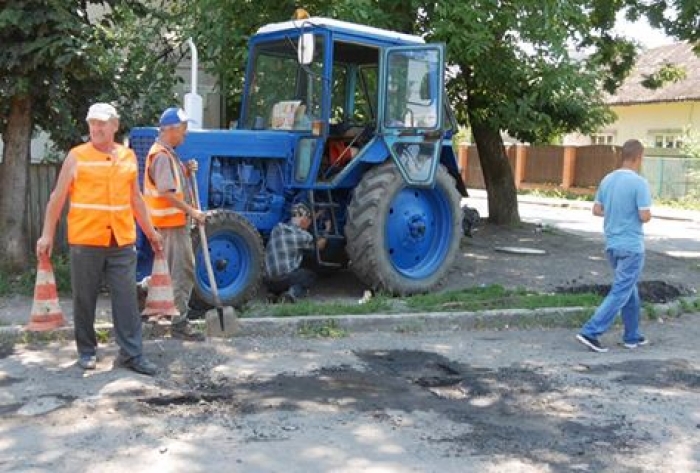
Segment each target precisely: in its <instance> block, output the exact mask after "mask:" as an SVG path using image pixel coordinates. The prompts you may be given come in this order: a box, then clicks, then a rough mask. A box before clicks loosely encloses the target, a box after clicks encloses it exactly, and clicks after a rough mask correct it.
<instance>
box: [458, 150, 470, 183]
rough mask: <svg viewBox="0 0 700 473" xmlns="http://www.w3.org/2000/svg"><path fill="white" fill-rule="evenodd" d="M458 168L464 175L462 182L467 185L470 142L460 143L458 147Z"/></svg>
mask: <svg viewBox="0 0 700 473" xmlns="http://www.w3.org/2000/svg"><path fill="white" fill-rule="evenodd" d="M457 168H458V169H459V173H460V175H461V176H462V182H464V185H465V186H466V185H467V178H468V177H469V144H468V143H460V144H459V147H458V148H457Z"/></svg>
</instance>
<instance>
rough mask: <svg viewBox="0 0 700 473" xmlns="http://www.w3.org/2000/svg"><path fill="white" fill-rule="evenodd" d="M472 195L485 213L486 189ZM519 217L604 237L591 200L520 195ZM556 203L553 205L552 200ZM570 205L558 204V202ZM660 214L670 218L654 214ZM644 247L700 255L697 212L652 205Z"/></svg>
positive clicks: (679, 254)
mask: <svg viewBox="0 0 700 473" xmlns="http://www.w3.org/2000/svg"><path fill="white" fill-rule="evenodd" d="M470 193H471V195H472V197H470V198H469V199H467V200H465V202H467V203H468V204H469V205H470V206H471V207H475V208H476V209H477V210H478V211H479V213H480V214H481V215H482V216H483V217H486V216H488V204H487V200H486V193H485V192H483V191H470ZM518 201H519V202H518V209H519V211H520V218H521V219H522V220H524V221H526V222H530V223H540V224H543V225H548V226H552V227H555V228H558V229H560V230H563V231H567V232H570V233H575V234H578V235H585V236H589V237H593V238H601V239H602V238H603V219H602V218H600V217H595V216H593V215H592V213H591V211H590V208H580V207H588V206H590V205H591V204H590V203H584V202H569V203H567V202H566V201H558V202H557V201H555V200H553V199H537V198H533V197H531V196H520V198H519V199H518ZM553 203H554V204H555V205H552V204H553ZM567 204H568V205H570V206H566V207H564V206H561V205H567ZM655 212H656V213H657V217H658V216H659V215H663V216H665V217H673V219H670V218H654V217H653V216H654V214H655ZM644 231H645V235H646V239H645V242H646V247H647V250H650V251H655V252H658V253H664V254H667V255H669V256H674V257H677V258H700V212H674V211H673V210H667V209H664V210H663V211H661V210H659V209H654V208H652V220H651V222H649V223H648V224H646V225H645V226H644Z"/></svg>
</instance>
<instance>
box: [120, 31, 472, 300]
mask: <svg viewBox="0 0 700 473" xmlns="http://www.w3.org/2000/svg"><path fill="white" fill-rule="evenodd" d="M444 54H445V50H444V45H442V44H426V43H425V41H424V40H423V39H422V38H420V37H418V36H413V35H407V34H402V33H398V32H394V31H389V30H383V29H379V28H373V27H369V26H364V25H357V24H353V23H347V22H343V21H337V20H333V19H328V18H318V17H311V18H306V19H303V20H291V21H286V22H283V23H275V24H270V25H266V26H263V27H262V28H260V29H259V30H258V31H257V33H256V34H255V35H253V36H252V37H251V39H250V42H249V54H248V63H247V67H246V75H245V86H244V92H243V97H242V100H241V113H240V117H239V119H238V120H237V122H236V123H235V126H234V127H233V128H232V129H226V130H191V131H190V132H189V133H188V135H187V138H186V140H185V142H184V143H183V144H182V145H181V146H179V147H178V149H177V150H176V151H177V153H178V155H179V157H180V158H181V159H182V160H183V161H187V160H189V159H196V160H197V161H198V162H199V172H198V175H197V187H198V189H199V195H200V197H201V199H202V207H203V208H204V209H206V210H208V211H209V213H210V217H209V218H208V223H207V227H208V228H207V234H208V235H209V241H208V242H199V241H197V240H196V238H195V242H194V247H195V265H196V268H195V291H196V293H197V295H198V296H199V297H200V298H201V299H203V300H204V301H206V302H208V303H211V302H212V301H213V298H212V294H211V290H210V285H209V282H208V281H209V279H208V275H207V273H206V270H205V267H204V264H203V257H202V255H203V253H202V251H209V253H210V255H211V258H212V260H213V267H214V276H215V278H216V280H217V283H218V287H219V289H220V295H221V299H222V301H223V302H224V303H225V304H231V305H240V304H243V303H245V302H246V301H248V300H250V299H251V298H252V297H253V296H254V295H255V293H256V292H257V289H258V286H259V285H260V282H261V280H262V277H263V261H264V254H263V251H264V250H263V248H264V243H265V240H266V238H267V236H268V235H269V233H270V231H271V230H272V228H273V227H274V226H275V225H276V224H277V223H279V222H282V221H286V220H288V218H289V215H290V214H289V211H290V208H291V206H292V205H293V204H294V203H296V202H299V201H304V202H306V203H307V204H309V205H310V207H311V208H312V210H313V225H312V233H314V235H315V236H316V237H318V238H320V237H323V238H325V239H326V240H327V241H328V242H329V244H328V245H326V248H325V249H324V250H323V251H320V250H319V249H316V251H315V253H314V254H313V255H311V260H313V261H315V264H316V265H317V266H326V267H328V268H338V267H341V266H343V267H345V266H349V267H350V268H351V269H352V270H353V271H354V272H355V274H356V275H357V276H358V277H359V278H360V280H362V281H363V282H365V283H366V284H367V285H368V286H370V287H372V288H374V289H381V290H385V291H387V292H391V293H397V294H411V293H417V292H425V291H428V290H430V289H431V288H433V287H435V286H436V285H437V284H438V283H439V281H440V280H441V279H442V277H443V276H444V275H445V274H446V272H447V270H448V269H449V267H450V266H451V263H452V261H454V259H455V255H456V252H457V250H458V244H459V239H460V236H461V222H462V214H461V211H460V198H461V197H460V194H461V195H462V196H466V189H465V187H464V184H463V182H462V180H461V178H460V175H459V172H458V168H457V163H456V159H455V156H454V153H453V150H452V143H451V136H452V131H453V130H454V129H455V126H454V121H453V118H452V114H451V112H450V109H449V107H448V106H447V102H446V96H445V91H444V69H445V66H444ZM186 106H187V101H186ZM186 110H187V109H186ZM188 114H190V115H197V113H196V112H195V113H191V112H189V111H188ZM199 115H200V116H201V113H200V114H199ZM157 132H158V131H157V130H156V129H154V128H136V129H134V130H132V133H131V136H130V142H131V146H132V147H133V148H134V150H135V151H136V154H137V156H138V158H139V162H140V163H141V169H143V163H144V162H145V158H146V155H147V154H148V150H149V148H150V146H151V144H152V143H153V141H154V140H155V138H156V136H157ZM143 178H144V177H143V173H142V174H141V179H143ZM138 251H139V274H138V276H139V277H143V276H145V275H146V274H148V272H149V271H150V264H151V255H150V249H149V248H148V245H147V242H145V240H143V239H142V240H141V241H140V242H139V244H138Z"/></svg>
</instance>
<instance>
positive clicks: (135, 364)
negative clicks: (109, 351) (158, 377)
mask: <svg viewBox="0 0 700 473" xmlns="http://www.w3.org/2000/svg"><path fill="white" fill-rule="evenodd" d="M115 365H117V366H121V367H122V368H127V369H130V370H131V371H135V372H137V373H140V374H145V375H148V376H153V375H155V374H156V373H157V372H158V367H157V366H156V365H154V364H153V363H151V362H150V361H148V360H147V359H146V358H144V357H143V355H141V356H135V357H133V358H128V359H124V358H122V357H121V356H118V357H117V359H116V360H115Z"/></svg>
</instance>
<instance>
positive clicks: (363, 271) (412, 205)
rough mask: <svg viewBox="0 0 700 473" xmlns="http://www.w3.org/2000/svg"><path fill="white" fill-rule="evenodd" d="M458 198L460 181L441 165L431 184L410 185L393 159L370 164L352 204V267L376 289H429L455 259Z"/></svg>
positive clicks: (410, 291) (459, 215)
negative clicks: (378, 163)
mask: <svg viewBox="0 0 700 473" xmlns="http://www.w3.org/2000/svg"><path fill="white" fill-rule="evenodd" d="M459 204H460V196H459V193H458V192H457V189H456V187H455V181H454V179H453V178H452V177H451V176H450V175H449V173H448V172H447V170H446V169H445V168H444V167H443V166H442V165H441V166H439V168H438V170H437V174H436V178H435V186H434V187H433V188H432V189H425V188H418V187H411V186H409V185H407V184H406V183H405V181H404V180H403V178H402V177H401V173H400V172H399V170H398V169H397V167H396V166H395V165H394V163H393V162H388V163H385V164H382V165H380V166H377V167H375V168H373V169H371V170H370V171H368V172H367V173H366V174H365V175H364V177H363V178H362V181H360V184H359V185H358V186H357V188H355V190H354V192H353V198H352V202H351V203H350V206H349V207H348V221H347V224H346V225H345V236H346V239H347V247H346V250H347V253H348V256H349V258H350V267H351V268H352V270H353V271H354V272H355V274H356V275H357V276H358V277H359V278H360V280H361V281H363V282H364V283H365V284H368V285H369V286H370V287H372V288H373V289H376V290H384V291H387V292H389V293H392V294H396V295H408V294H415V293H423V292H427V291H430V290H431V289H433V288H435V287H436V286H437V285H438V284H439V283H440V281H441V280H442V279H443V278H444V277H445V275H446V274H447V272H448V271H449V269H450V268H451V266H452V263H453V262H454V261H455V259H456V255H457V251H458V249H459V242H460V238H461V233H462V211H461V209H460V206H459Z"/></svg>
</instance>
